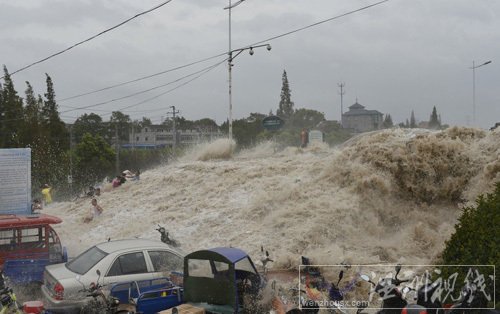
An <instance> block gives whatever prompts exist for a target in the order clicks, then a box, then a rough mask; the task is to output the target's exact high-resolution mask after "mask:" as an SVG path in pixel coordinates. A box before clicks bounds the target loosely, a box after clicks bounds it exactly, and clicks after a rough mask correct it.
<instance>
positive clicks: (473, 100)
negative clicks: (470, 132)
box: [471, 60, 491, 125]
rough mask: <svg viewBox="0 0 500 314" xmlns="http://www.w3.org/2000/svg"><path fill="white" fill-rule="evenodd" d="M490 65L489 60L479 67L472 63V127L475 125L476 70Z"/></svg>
mask: <svg viewBox="0 0 500 314" xmlns="http://www.w3.org/2000/svg"><path fill="white" fill-rule="evenodd" d="M490 63H491V60H490V61H486V62H484V63H482V64H480V65H475V62H474V61H472V68H471V69H472V123H473V124H474V125H476V69H477V68H479V67H482V66H483V65H487V64H490Z"/></svg>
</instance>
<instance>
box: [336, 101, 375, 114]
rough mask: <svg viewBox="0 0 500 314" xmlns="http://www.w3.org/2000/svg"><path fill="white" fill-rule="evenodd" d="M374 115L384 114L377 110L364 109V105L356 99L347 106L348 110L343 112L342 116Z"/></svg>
mask: <svg viewBox="0 0 500 314" xmlns="http://www.w3.org/2000/svg"><path fill="white" fill-rule="evenodd" d="M374 115H384V114H383V113H381V112H380V111H378V110H366V109H365V106H362V105H360V104H359V103H358V101H356V102H355V103H354V104H353V105H351V106H350V107H349V111H347V112H345V113H344V116H374Z"/></svg>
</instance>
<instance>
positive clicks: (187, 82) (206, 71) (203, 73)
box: [118, 59, 227, 111]
mask: <svg viewBox="0 0 500 314" xmlns="http://www.w3.org/2000/svg"><path fill="white" fill-rule="evenodd" d="M226 61H227V59H224V60H222V61H221V62H219V63H217V64H215V65H213V66H212V67H211V68H209V69H207V70H205V71H204V72H202V73H201V74H199V75H198V76H196V77H194V78H192V79H190V80H189V81H186V82H184V83H182V84H180V85H178V86H176V87H174V88H172V89H169V90H168V91H166V92H163V93H161V94H158V95H156V96H154V97H151V98H148V99H145V100H143V101H141V102H138V103H136V104H133V105H130V106H127V107H123V108H120V109H118V111H122V110H125V109H128V108H132V107H135V106H138V105H141V104H143V103H146V102H148V101H150V100H153V99H156V98H158V97H160V96H163V95H165V94H168V93H170V92H173V91H174V90H176V89H178V88H180V87H182V86H185V85H187V84H189V83H191V82H192V81H194V80H196V79H198V78H200V77H201V76H203V75H205V74H207V73H208V72H210V71H211V70H213V69H215V68H216V67H218V66H219V65H221V64H223V63H224V62H226Z"/></svg>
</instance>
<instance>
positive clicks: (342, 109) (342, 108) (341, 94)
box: [337, 83, 345, 127]
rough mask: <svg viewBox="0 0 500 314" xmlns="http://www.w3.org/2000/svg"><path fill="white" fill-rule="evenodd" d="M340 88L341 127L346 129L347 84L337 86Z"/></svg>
mask: <svg viewBox="0 0 500 314" xmlns="http://www.w3.org/2000/svg"><path fill="white" fill-rule="evenodd" d="M337 85H338V86H339V87H340V93H339V94H340V125H341V126H342V127H344V95H345V90H344V86H345V83H339V84H337Z"/></svg>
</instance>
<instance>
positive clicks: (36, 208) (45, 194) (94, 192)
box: [31, 170, 140, 223]
mask: <svg viewBox="0 0 500 314" xmlns="http://www.w3.org/2000/svg"><path fill="white" fill-rule="evenodd" d="M139 179H140V171H139V170H136V172H135V173H134V172H132V171H130V170H124V171H123V172H122V173H121V174H120V175H117V176H116V178H114V179H113V181H112V182H111V184H112V186H113V188H116V187H119V186H120V185H122V184H123V183H125V182H127V181H128V180H129V181H138V180H139ZM51 190H52V187H50V186H49V185H48V184H44V185H43V186H42V191H41V192H42V198H43V203H42V201H41V200H40V199H35V200H34V201H33V203H32V205H31V212H32V213H33V214H37V213H39V212H40V210H42V209H43V206H44V205H48V204H50V203H52V195H51ZM84 195H85V196H86V197H91V198H92V200H91V202H90V203H91V207H90V211H89V213H88V215H87V216H85V218H84V220H83V222H85V223H88V222H90V221H92V220H94V218H96V217H98V216H100V215H101V214H102V212H103V209H102V207H101V206H100V205H99V204H97V199H98V198H99V196H101V188H100V187H94V186H90V187H89V190H88V191H86V192H85V194H84Z"/></svg>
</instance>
